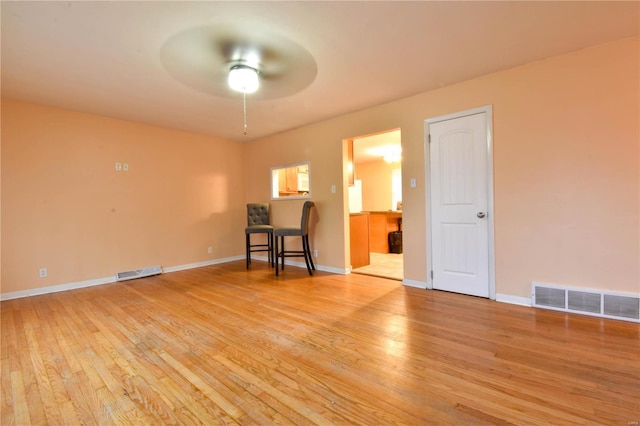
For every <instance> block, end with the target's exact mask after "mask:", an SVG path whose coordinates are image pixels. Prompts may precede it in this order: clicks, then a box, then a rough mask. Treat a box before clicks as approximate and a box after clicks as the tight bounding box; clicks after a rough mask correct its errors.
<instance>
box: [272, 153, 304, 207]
mask: <svg viewBox="0 0 640 426" xmlns="http://www.w3.org/2000/svg"><path fill="white" fill-rule="evenodd" d="M310 165H311V163H310V162H308V161H307V162H304V163H296V164H291V165H287V166H282V167H274V168H272V169H271V199H272V200H277V199H282V198H288V199H291V198H310V197H311V194H310V189H311V187H310V184H309V182H310V178H309V177H310V174H311V173H310V172H311V170H310Z"/></svg>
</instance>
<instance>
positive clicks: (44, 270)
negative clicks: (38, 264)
mask: <svg viewBox="0 0 640 426" xmlns="http://www.w3.org/2000/svg"><path fill="white" fill-rule="evenodd" d="M39 274H40V278H47V268H40V271H39Z"/></svg>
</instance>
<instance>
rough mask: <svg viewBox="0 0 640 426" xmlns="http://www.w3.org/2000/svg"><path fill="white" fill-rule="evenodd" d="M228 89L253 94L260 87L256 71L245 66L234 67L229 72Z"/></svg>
mask: <svg viewBox="0 0 640 426" xmlns="http://www.w3.org/2000/svg"><path fill="white" fill-rule="evenodd" d="M227 81H228V83H229V87H230V88H231V89H232V90H235V91H236V92H240V93H247V94H249V93H254V92H255V91H256V90H258V88H259V87H260V80H259V79H258V70H256V69H255V68H251V67H247V66H245V65H236V66H234V67H231V70H229V78H228V80H227Z"/></svg>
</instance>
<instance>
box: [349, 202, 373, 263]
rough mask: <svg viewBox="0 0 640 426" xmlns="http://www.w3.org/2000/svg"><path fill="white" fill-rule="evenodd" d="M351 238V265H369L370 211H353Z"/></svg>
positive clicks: (350, 222) (350, 219) (350, 224)
mask: <svg viewBox="0 0 640 426" xmlns="http://www.w3.org/2000/svg"><path fill="white" fill-rule="evenodd" d="M349 240H350V252H351V267H352V268H360V267H361V266H367V265H368V264H369V263H370V259H369V213H352V214H350V215H349Z"/></svg>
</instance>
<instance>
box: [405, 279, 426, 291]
mask: <svg viewBox="0 0 640 426" xmlns="http://www.w3.org/2000/svg"><path fill="white" fill-rule="evenodd" d="M402 285H406V286H407V287H415V288H421V289H426V288H427V283H426V282H425V281H414V280H408V279H406V278H405V279H403V280H402Z"/></svg>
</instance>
